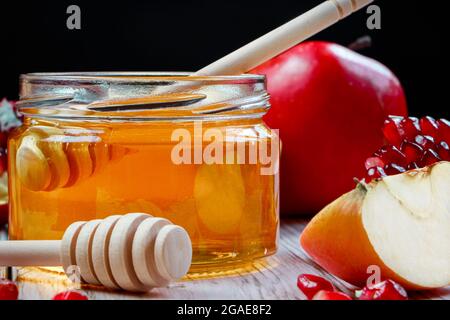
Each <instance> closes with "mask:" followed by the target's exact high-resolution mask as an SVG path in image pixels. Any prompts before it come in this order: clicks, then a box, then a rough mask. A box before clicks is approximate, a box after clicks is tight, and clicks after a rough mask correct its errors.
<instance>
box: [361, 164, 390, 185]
mask: <svg viewBox="0 0 450 320" xmlns="http://www.w3.org/2000/svg"><path fill="white" fill-rule="evenodd" d="M383 177H386V173H385V172H384V169H383V168H381V167H375V168H370V169H369V170H367V173H366V178H365V179H366V182H370V181H372V180H373V179H381V178H383Z"/></svg>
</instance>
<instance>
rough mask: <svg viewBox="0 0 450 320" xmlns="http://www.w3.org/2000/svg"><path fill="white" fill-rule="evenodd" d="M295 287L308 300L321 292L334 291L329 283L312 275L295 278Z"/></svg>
mask: <svg viewBox="0 0 450 320" xmlns="http://www.w3.org/2000/svg"><path fill="white" fill-rule="evenodd" d="M297 287H298V288H299V289H300V291H301V292H303V294H304V295H305V296H306V297H307V298H308V299H309V300H311V299H312V298H313V297H314V295H315V294H316V293H317V292H319V291H321V290H326V291H334V286H333V284H332V283H331V282H330V281H328V280H327V279H324V278H322V277H319V276H316V275H313V274H301V275H299V276H298V278H297Z"/></svg>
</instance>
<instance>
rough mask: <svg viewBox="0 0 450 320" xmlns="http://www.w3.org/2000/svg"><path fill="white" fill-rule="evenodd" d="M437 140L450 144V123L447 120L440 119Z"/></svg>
mask: <svg viewBox="0 0 450 320" xmlns="http://www.w3.org/2000/svg"><path fill="white" fill-rule="evenodd" d="M437 140H438V141H446V142H447V143H450V121H448V120H447V119H439V137H438V139H437Z"/></svg>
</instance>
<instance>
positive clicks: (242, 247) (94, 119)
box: [8, 72, 279, 272]
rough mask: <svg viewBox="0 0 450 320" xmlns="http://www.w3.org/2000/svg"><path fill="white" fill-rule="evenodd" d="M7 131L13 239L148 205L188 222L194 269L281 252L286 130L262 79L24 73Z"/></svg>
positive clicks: (57, 234) (42, 235)
mask: <svg viewBox="0 0 450 320" xmlns="http://www.w3.org/2000/svg"><path fill="white" fill-rule="evenodd" d="M20 97H21V100H20V101H19V103H18V105H19V108H20V109H19V110H20V111H21V113H22V114H23V115H24V123H23V125H22V126H21V127H20V128H18V129H16V130H15V131H14V132H13V133H12V134H11V136H10V139H9V146H8V148H9V163H10V167H9V177H10V182H9V187H10V188H9V190H10V191H9V193H10V222H9V235H10V238H11V239H17V240H29V239H60V238H61V236H62V234H63V232H64V230H65V229H66V228H67V226H68V225H69V224H71V223H72V222H74V221H82V220H83V221H86V220H92V219H101V218H104V217H107V216H109V215H113V214H125V213H129V212H145V213H149V214H151V215H154V216H158V217H164V218H167V219H169V220H170V221H172V222H173V223H175V224H178V225H181V226H182V227H184V228H185V229H186V230H187V231H188V233H189V235H190V237H191V240H192V243H193V266H192V268H191V272H199V271H205V270H206V269H207V267H209V266H210V267H212V268H213V269H214V270H215V271H217V270H220V268H221V267H224V266H227V265H236V264H237V263H244V262H249V261H252V260H253V259H255V258H260V257H264V256H267V255H270V254H272V253H274V252H275V251H276V248H277V239H278V229H279V212H278V211H279V178H278V177H279V175H278V164H279V139H278V135H277V133H276V132H275V131H273V130H270V129H269V128H268V127H267V126H266V125H265V124H264V122H263V121H262V116H263V115H264V114H265V113H266V111H267V110H268V108H269V104H268V95H267V92H266V90H265V81H264V77H262V76H256V75H241V76H226V77H222V76H221V77H194V76H188V74H171V75H166V74H159V73H136V72H134V73H42V74H26V75H23V76H22V77H21V91H20Z"/></svg>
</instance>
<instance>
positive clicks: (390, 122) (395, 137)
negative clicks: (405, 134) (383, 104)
mask: <svg viewBox="0 0 450 320" xmlns="http://www.w3.org/2000/svg"><path fill="white" fill-rule="evenodd" d="M401 119H402V118H401V117H389V118H388V119H387V120H385V121H384V127H383V135H384V137H385V138H386V140H387V142H388V143H390V144H392V145H394V146H400V144H401V143H402V141H403V139H402V137H401V135H400V132H399V130H398V124H399V123H400V121H401Z"/></svg>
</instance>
